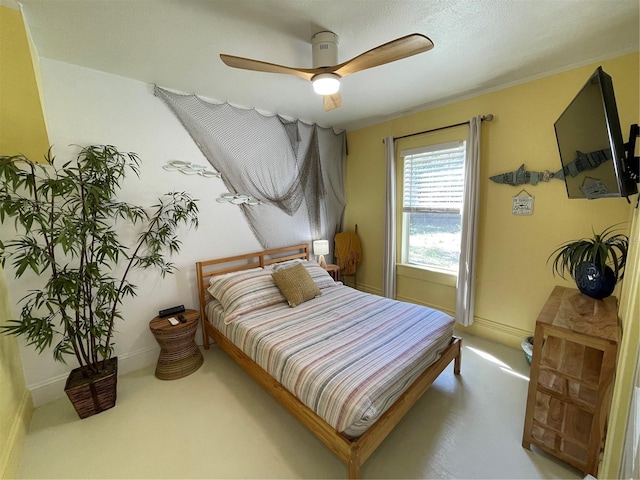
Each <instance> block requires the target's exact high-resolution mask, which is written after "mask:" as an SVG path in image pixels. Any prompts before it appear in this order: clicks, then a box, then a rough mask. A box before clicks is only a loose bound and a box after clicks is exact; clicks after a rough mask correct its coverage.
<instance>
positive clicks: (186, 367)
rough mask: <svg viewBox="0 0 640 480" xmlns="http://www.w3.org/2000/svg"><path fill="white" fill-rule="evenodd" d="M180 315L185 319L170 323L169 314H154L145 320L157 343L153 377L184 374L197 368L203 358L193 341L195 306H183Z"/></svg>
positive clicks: (195, 318)
mask: <svg viewBox="0 0 640 480" xmlns="http://www.w3.org/2000/svg"><path fill="white" fill-rule="evenodd" d="M182 315H184V317H185V318H186V319H187V321H186V322H185V323H178V325H171V323H169V318H170V317H155V318H154V319H153V320H151V322H149V328H150V329H151V332H152V333H153V336H154V337H156V340H157V341H158V344H159V345H160V357H158V364H157V365H156V377H158V378H159V379H161V380H175V379H177V378H182V377H186V376H187V375H190V374H191V373H193V372H195V371H196V370H197V369H198V368H200V366H201V365H202V362H203V361H204V359H203V358H202V353H201V352H200V349H199V348H198V346H197V345H196V343H195V341H194V338H195V334H196V329H197V328H198V319H199V318H200V314H199V313H198V311H196V310H186V311H184V312H183V313H182ZM175 319H176V320H177V319H178V315H175Z"/></svg>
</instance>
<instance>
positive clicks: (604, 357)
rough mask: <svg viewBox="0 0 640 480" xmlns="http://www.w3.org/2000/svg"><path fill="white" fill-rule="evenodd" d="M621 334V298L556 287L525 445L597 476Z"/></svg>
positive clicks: (536, 359)
mask: <svg viewBox="0 0 640 480" xmlns="http://www.w3.org/2000/svg"><path fill="white" fill-rule="evenodd" d="M619 338H620V328H619V322H618V311H617V300H616V298H615V297H608V298H606V299H604V300H594V299H593V298H590V297H587V296H586V295H583V294H582V293H580V292H579V291H578V290H574V289H571V288H564V287H555V289H554V290H553V292H552V293H551V296H550V297H549V299H548V300H547V303H545V305H544V307H543V308H542V311H541V312H540V315H539V316H538V319H537V321H536V330H535V336H534V340H533V359H532V361H531V377H530V381H529V393H528V397H527V409H526V414H525V422H524V434H523V438H522V446H523V447H524V448H527V449H529V448H530V446H531V445H535V446H537V447H538V448H541V449H542V450H544V451H546V452H549V453H550V454H552V455H554V456H556V457H558V458H560V459H562V460H564V461H565V462H567V463H569V464H571V465H573V466H575V467H577V468H579V469H580V470H582V471H583V472H584V473H585V474H591V475H593V476H596V475H597V472H598V464H599V462H600V452H601V450H602V448H603V446H604V439H605V436H606V430H607V417H608V414H609V407H610V404H611V394H612V392H613V379H614V375H615V369H616V355H617V350H618V343H619Z"/></svg>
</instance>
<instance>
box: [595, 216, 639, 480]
mask: <svg viewBox="0 0 640 480" xmlns="http://www.w3.org/2000/svg"><path fill="white" fill-rule="evenodd" d="M633 215H634V219H633V226H632V230H631V234H630V235H629V238H630V240H631V248H630V251H629V258H628V260H627V267H626V272H625V280H624V284H623V287H622V293H621V294H620V320H621V322H622V328H623V332H624V334H623V337H622V342H621V346H620V350H619V353H618V363H619V365H618V369H617V371H616V383H615V386H614V390H613V402H612V405H611V412H612V415H611V417H612V418H611V421H610V422H609V432H608V435H607V442H606V445H605V452H604V457H603V459H602V465H601V467H600V470H599V472H598V478H601V479H604V478H619V475H618V472H619V471H620V466H621V461H622V452H623V450H624V441H625V436H626V428H627V421H628V419H629V414H628V412H629V402H630V400H631V395H632V392H633V387H634V381H635V369H636V368H640V366H638V365H636V362H637V361H639V360H640V357H639V355H640V209H637V210H635V211H634V214H633Z"/></svg>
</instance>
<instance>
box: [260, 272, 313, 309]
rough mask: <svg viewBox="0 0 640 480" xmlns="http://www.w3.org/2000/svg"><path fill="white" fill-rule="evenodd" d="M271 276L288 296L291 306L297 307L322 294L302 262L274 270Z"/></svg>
mask: <svg viewBox="0 0 640 480" xmlns="http://www.w3.org/2000/svg"><path fill="white" fill-rule="evenodd" d="M271 276H272V277H273V279H274V280H275V282H276V284H277V285H278V287H279V288H280V291H281V292H282V293H283V294H284V296H285V297H286V298H287V302H288V303H289V306H290V307H296V306H298V305H300V304H301V303H304V302H306V301H307V300H311V299H312V298H314V297H317V296H318V295H321V294H322V292H320V290H319V289H318V287H317V286H316V284H315V282H314V281H313V279H312V278H311V275H309V272H307V269H306V268H304V266H302V265H301V264H297V265H295V266H293V267H289V268H283V269H282V270H279V271H276V272H273V273H272V274H271Z"/></svg>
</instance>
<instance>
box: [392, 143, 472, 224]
mask: <svg viewBox="0 0 640 480" xmlns="http://www.w3.org/2000/svg"><path fill="white" fill-rule="evenodd" d="M401 155H402V156H403V157H404V195H403V205H402V211H403V212H405V213H459V212H460V210H461V209H462V201H463V195H464V157H465V143H464V142H450V143H447V144H440V145H433V146H431V147H425V148H419V149H413V150H405V151H402V152H401Z"/></svg>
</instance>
